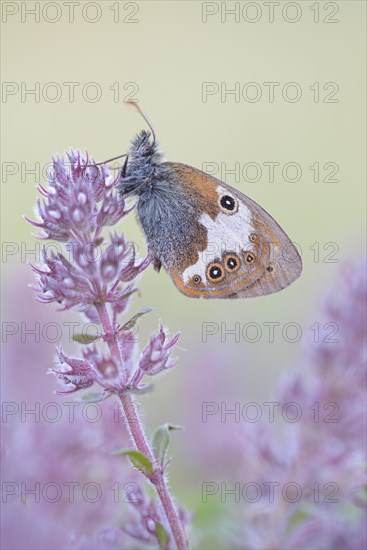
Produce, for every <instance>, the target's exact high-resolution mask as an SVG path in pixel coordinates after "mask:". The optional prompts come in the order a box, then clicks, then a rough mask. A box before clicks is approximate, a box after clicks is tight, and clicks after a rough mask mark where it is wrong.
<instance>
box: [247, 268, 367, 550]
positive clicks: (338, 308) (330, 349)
mask: <svg viewBox="0 0 367 550" xmlns="http://www.w3.org/2000/svg"><path fill="white" fill-rule="evenodd" d="M366 288H367V287H366V270H365V266H364V265H362V266H360V267H358V268H354V269H352V268H349V269H348V271H344V272H342V273H341V276H340V281H339V283H338V285H337V287H336V288H335V289H333V290H332V291H331V292H330V293H328V295H327V296H326V298H325V300H324V313H325V316H327V318H328V321H329V323H334V324H333V328H335V327H336V328H337V329H338V332H337V335H338V340H337V341H335V342H334V343H329V342H320V343H316V344H315V343H314V342H311V341H309V342H308V345H307V348H306V359H307V362H306V365H305V366H304V367H303V368H302V370H298V371H297V372H295V373H291V374H290V373H285V375H284V376H283V377H282V378H281V380H280V383H279V386H278V389H277V392H276V394H275V396H274V399H273V401H275V402H277V403H279V405H280V408H282V407H285V406H287V405H288V404H290V403H294V404H296V406H297V407H298V408H299V410H301V411H302V418H300V420H299V421H298V422H296V423H294V424H292V423H288V424H287V426H286V427H285V429H284V430H283V432H279V430H278V429H277V428H276V427H275V425H274V424H266V423H265V422H264V421H262V422H259V423H255V424H251V423H248V424H246V425H245V429H244V430H243V433H242V438H241V439H242V445H243V452H242V456H241V469H242V472H243V475H244V479H246V480H249V481H251V482H255V483H258V484H259V486H260V487H261V488H262V494H261V498H260V500H259V501H258V502H253V503H251V504H249V505H248V506H247V507H246V508H245V510H244V517H245V526H246V527H245V529H244V533H243V537H242V540H241V543H240V544H241V547H242V545H243V544H244V545H245V546H246V548H249V549H254V550H267V549H268V548H282V549H309V550H313V549H315V550H316V549H317V550H323V549H325V550H330V549H331V548H332V549H340V550H342V549H343V550H347V549H350V550H352V549H362V548H365V547H366V522H365V518H363V517H361V513H360V508H365V507H366V498H365V487H366V477H365V464H366V431H367V425H366V392H365V383H366V353H365V351H366V311H365V305H364V304H365V303H366ZM270 483H275V484H277V485H276V486H275V485H274V487H276V488H275V491H274V493H273V495H271V494H270V493H271V488H270ZM287 484H289V487H290V488H291V490H290V492H289V493H288V497H289V498H286V497H285V496H284V493H282V488H284V487H285V486H287ZM295 484H296V485H295ZM292 486H293V493H294V491H296V492H297V491H300V494H299V498H298V495H297V494H296V495H295V494H293V493H292ZM279 487H280V488H279ZM347 517H349V519H348V521H347ZM352 518H354V519H352Z"/></svg>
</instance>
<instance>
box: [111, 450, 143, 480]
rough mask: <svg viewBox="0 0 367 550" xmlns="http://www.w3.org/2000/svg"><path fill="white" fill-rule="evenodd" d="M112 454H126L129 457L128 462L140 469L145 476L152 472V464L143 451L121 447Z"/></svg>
mask: <svg viewBox="0 0 367 550" xmlns="http://www.w3.org/2000/svg"><path fill="white" fill-rule="evenodd" d="M112 454H113V455H126V456H128V457H129V458H130V462H131V464H132V465H133V466H135V468H137V469H138V470H140V471H141V472H142V473H143V474H144V475H145V476H146V477H148V478H149V477H150V475H151V474H153V464H152V462H151V461H150V460H149V458H148V457H147V456H145V454H144V453H141V452H140V451H135V449H121V450H119V451H114V452H113V453H112Z"/></svg>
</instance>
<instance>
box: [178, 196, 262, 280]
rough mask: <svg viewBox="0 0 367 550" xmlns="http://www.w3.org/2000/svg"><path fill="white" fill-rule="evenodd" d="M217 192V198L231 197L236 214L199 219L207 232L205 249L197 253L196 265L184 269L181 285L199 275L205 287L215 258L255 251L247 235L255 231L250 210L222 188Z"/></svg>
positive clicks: (206, 216)
mask: <svg viewBox="0 0 367 550" xmlns="http://www.w3.org/2000/svg"><path fill="white" fill-rule="evenodd" d="M216 191H217V193H218V197H220V196H221V195H222V194H224V193H225V194H227V195H230V196H233V198H234V199H235V200H236V201H238V211H237V212H236V213H235V214H225V213H224V212H222V211H220V212H219V214H218V216H217V217H216V218H215V220H212V219H211V217H210V216H209V215H208V214H206V213H204V214H202V215H201V216H200V218H199V223H201V224H202V225H203V226H204V227H205V228H206V229H207V231H208V248H207V249H206V250H203V252H200V253H199V259H198V261H197V262H196V264H193V265H191V266H190V267H188V268H186V269H185V271H184V272H183V274H182V277H183V282H184V284H187V283H188V281H189V280H190V279H191V277H193V276H194V275H200V277H201V280H202V282H204V283H206V282H207V278H206V268H207V266H208V264H209V263H210V262H212V261H214V260H215V259H217V258H218V257H219V258H221V257H222V254H223V252H227V251H228V252H236V253H237V254H238V255H240V253H241V251H243V250H249V251H252V252H253V251H254V245H253V244H252V243H251V241H250V240H249V236H250V234H251V233H252V232H253V231H254V227H253V226H252V225H251V212H250V210H249V209H248V208H247V206H246V205H245V204H244V203H243V202H241V201H239V199H238V198H237V197H236V196H235V195H233V194H232V193H231V192H229V191H227V189H225V188H224V187H221V186H220V185H219V186H218V187H217V189H216Z"/></svg>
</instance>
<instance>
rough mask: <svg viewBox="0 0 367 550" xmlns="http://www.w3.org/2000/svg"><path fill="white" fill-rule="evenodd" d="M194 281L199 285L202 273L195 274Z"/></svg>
mask: <svg viewBox="0 0 367 550" xmlns="http://www.w3.org/2000/svg"><path fill="white" fill-rule="evenodd" d="M192 280H193V282H194V283H195V284H196V285H199V284H200V283H201V277H200V275H194V276H193V278H192Z"/></svg>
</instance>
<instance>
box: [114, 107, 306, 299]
mask: <svg viewBox="0 0 367 550" xmlns="http://www.w3.org/2000/svg"><path fill="white" fill-rule="evenodd" d="M133 105H134V106H135V107H136V108H137V109H138V110H139V112H140V114H141V115H142V117H143V118H144V120H145V121H146V122H147V124H148V126H149V129H150V131H146V130H143V131H141V132H140V133H139V134H138V135H137V136H136V137H135V138H134V139H133V140H132V142H131V145H130V150H129V152H128V153H127V154H125V155H120V156H126V160H125V163H124V166H123V168H122V171H121V178H120V182H119V185H118V188H119V190H120V193H121V195H122V196H123V197H128V196H136V197H137V215H138V220H139V222H140V225H141V227H142V229H143V231H144V234H145V237H146V241H147V244H148V250H149V253H150V255H151V257H152V260H153V266H154V269H155V270H156V271H158V272H159V271H160V269H161V267H162V266H163V267H164V269H165V270H166V271H167V273H168V274H169V275H170V277H171V279H172V281H173V283H174V284H175V285H176V287H177V288H178V289H179V290H180V291H181V292H182V293H183V294H185V295H186V296H189V297H190V298H251V297H255V296H263V295H265V294H271V293H273V292H277V291H279V290H281V289H283V288H285V287H287V286H289V285H290V284H291V283H292V282H293V281H294V280H295V279H297V278H298V277H299V276H300V274H301V271H302V261H301V258H300V256H299V254H298V251H297V249H296V247H295V246H294V245H293V243H292V242H291V241H290V239H289V237H288V236H287V235H286V233H285V232H284V231H283V229H282V228H281V227H280V226H279V225H278V224H277V222H276V221H275V220H274V219H273V218H272V217H271V216H270V214H268V213H267V212H266V211H265V210H264V209H263V208H261V207H260V206H259V205H258V204H257V203H256V202H254V201H253V200H252V199H250V198H249V197H247V196H246V195H243V194H242V193H241V192H240V191H238V190H237V189H235V188H234V187H231V186H230V185H228V184H226V183H224V182H222V181H220V180H218V179H216V178H214V177H212V176H210V175H208V174H206V173H205V172H202V171H201V170H198V169H196V168H193V167H192V166H188V165H187V164H181V163H178V162H165V161H164V160H163V156H162V153H161V151H160V150H159V148H158V145H157V142H156V136H155V133H154V130H153V128H152V126H151V124H150V123H149V121H148V119H147V118H146V117H145V115H144V114H143V112H142V111H141V109H140V108H139V106H138V105H137V104H136V103H133ZM115 158H119V157H115ZM110 160H115V159H110ZM106 162H108V161H106Z"/></svg>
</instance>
